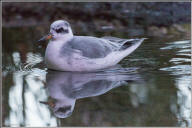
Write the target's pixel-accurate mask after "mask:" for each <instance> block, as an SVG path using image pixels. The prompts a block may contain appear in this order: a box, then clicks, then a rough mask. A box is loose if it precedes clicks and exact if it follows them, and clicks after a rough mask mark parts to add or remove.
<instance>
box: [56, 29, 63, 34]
mask: <svg viewBox="0 0 192 128" xmlns="http://www.w3.org/2000/svg"><path fill="white" fill-rule="evenodd" d="M55 31H56V32H57V33H62V32H64V29H63V28H59V29H56V30H55Z"/></svg>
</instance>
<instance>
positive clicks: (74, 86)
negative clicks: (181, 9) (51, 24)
mask: <svg viewBox="0 0 192 128" xmlns="http://www.w3.org/2000/svg"><path fill="white" fill-rule="evenodd" d="M42 29H43V28H41V27H33V28H3V85H2V87H3V101H2V102H3V126H44V127H45V126H191V116H190V115H191V93H190V91H191V84H192V83H191V75H190V72H191V65H190V62H191V41H190V40H186V39H185V38H183V37H174V38H164V37H163V38H157V37H148V38H149V39H148V40H146V41H145V42H144V43H143V44H142V45H141V46H140V47H139V48H138V49H137V50H136V51H135V52H133V53H132V54H131V55H129V56H128V57H126V58H125V59H124V60H123V61H121V62H120V64H119V65H117V66H115V67H112V68H111V69H108V70H105V71H103V72H95V73H71V72H53V71H49V70H48V69H47V68H46V66H45V64H44V62H43V58H44V52H45V47H46V43H45V44H38V43H36V40H38V39H39V38H40V36H41V35H43V34H44V32H42ZM78 34H80V33H78ZM104 35H105V33H95V35H92V36H104ZM116 35H119V37H121V38H123V37H124V38H128V37H125V34H123V33H113V34H112V36H116ZM145 37H146V36H145Z"/></svg>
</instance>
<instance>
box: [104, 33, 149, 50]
mask: <svg viewBox="0 0 192 128" xmlns="http://www.w3.org/2000/svg"><path fill="white" fill-rule="evenodd" d="M102 39H106V40H108V41H109V42H111V43H112V44H116V45H118V50H125V49H127V48H129V47H131V46H133V45H135V44H137V43H138V42H140V41H143V40H144V39H146V38H141V39H121V38H116V37H110V36H105V37H102Z"/></svg>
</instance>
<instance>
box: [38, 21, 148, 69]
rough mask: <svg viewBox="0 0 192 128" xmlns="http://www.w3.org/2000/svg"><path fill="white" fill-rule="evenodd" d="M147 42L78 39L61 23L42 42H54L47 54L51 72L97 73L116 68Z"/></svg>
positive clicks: (46, 59) (141, 40)
mask: <svg viewBox="0 0 192 128" xmlns="http://www.w3.org/2000/svg"><path fill="white" fill-rule="evenodd" d="M144 39H145V38H141V39H121V38H116V37H101V38H98V37H92V36H75V35H73V32H72V29H71V26H70V24H69V23H68V22H67V21H65V20H57V21H55V22H53V23H52V24H51V26H50V33H49V34H48V35H47V36H44V37H43V38H41V39H40V40H39V41H42V40H50V41H49V43H48V45H47V48H46V51H45V63H46V65H47V67H48V68H49V69H53V70H58V71H95V70H100V69H104V68H108V67H111V66H114V65H116V64H117V63H119V62H120V61H121V60H122V59H123V58H125V57H126V56H128V55H129V54H130V53H132V52H133V51H135V49H136V48H138V47H139V46H140V44H141V43H142V42H143V40H144Z"/></svg>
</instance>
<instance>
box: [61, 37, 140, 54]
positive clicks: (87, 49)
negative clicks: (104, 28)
mask: <svg viewBox="0 0 192 128" xmlns="http://www.w3.org/2000/svg"><path fill="white" fill-rule="evenodd" d="M141 40H142V39H120V38H116V37H102V38H96V37H90V36H74V38H73V39H72V40H71V41H69V42H68V43H67V45H65V46H64V47H63V52H65V53H63V54H71V53H72V52H74V51H75V50H79V51H80V52H81V54H82V55H83V56H84V57H88V58H103V57H105V56H107V55H108V54H109V53H111V52H113V51H120V50H124V49H127V48H129V47H131V46H132V45H133V44H135V43H137V42H139V41H141ZM64 49H65V50H64ZM66 52H67V53H66Z"/></svg>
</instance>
